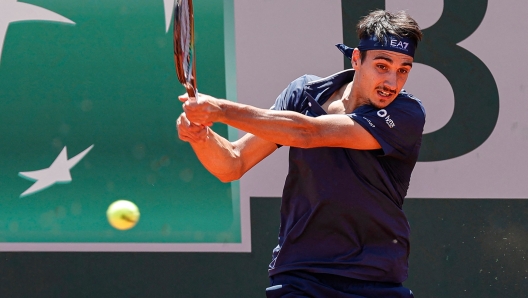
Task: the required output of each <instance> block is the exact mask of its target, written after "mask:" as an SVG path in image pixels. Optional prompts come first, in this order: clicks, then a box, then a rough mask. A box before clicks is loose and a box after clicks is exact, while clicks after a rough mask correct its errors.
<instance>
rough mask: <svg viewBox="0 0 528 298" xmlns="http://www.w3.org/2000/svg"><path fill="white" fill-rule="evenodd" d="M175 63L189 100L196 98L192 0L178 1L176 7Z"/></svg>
mask: <svg viewBox="0 0 528 298" xmlns="http://www.w3.org/2000/svg"><path fill="white" fill-rule="evenodd" d="M173 33H174V62H175V64H176V74H177V75H178V81H180V83H181V84H182V85H183V87H185V90H187V94H188V95H189V98H193V97H194V98H196V95H197V94H196V93H197V90H196V62H195V61H196V57H195V53H194V15H193V6H192V0H176V5H175V7H174V32H173Z"/></svg>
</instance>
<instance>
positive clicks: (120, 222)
mask: <svg viewBox="0 0 528 298" xmlns="http://www.w3.org/2000/svg"><path fill="white" fill-rule="evenodd" d="M106 217H107V218H108V222H109V223H110V224H111V225H112V227H114V228H116V229H118V230H128V229H131V228H133V227H134V226H135V225H136V223H137V222H138V221H139V209H138V207H137V206H136V204H134V203H132V202H130V201H127V200H119V201H115V202H113V203H112V204H110V206H108V210H107V211H106Z"/></svg>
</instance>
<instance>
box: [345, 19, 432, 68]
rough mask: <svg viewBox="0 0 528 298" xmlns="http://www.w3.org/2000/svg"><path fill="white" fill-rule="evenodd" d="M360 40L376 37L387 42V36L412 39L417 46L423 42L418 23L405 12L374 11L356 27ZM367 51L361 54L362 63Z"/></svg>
mask: <svg viewBox="0 0 528 298" xmlns="http://www.w3.org/2000/svg"><path fill="white" fill-rule="evenodd" d="M356 32H357V35H358V38H359V39H362V38H365V37H368V36H376V38H377V39H378V40H385V39H386V37H387V35H389V34H390V35H394V36H397V37H406V38H410V39H411V40H412V41H414V43H415V44H416V45H418V42H419V41H421V40H422V31H421V30H420V27H419V26H418V23H417V22H416V21H415V20H414V19H413V18H412V17H411V16H410V15H409V14H408V13H407V12H405V11H403V10H402V11H398V12H396V13H390V12H388V11H385V10H374V11H372V12H370V13H369V14H368V15H366V16H365V17H363V18H362V19H361V20H360V21H359V23H358V24H357V26H356ZM366 52H367V51H362V52H361V62H363V60H364V59H365V56H366V54H367V53H366Z"/></svg>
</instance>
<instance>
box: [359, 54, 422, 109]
mask: <svg viewBox="0 0 528 298" xmlns="http://www.w3.org/2000/svg"><path fill="white" fill-rule="evenodd" d="M354 58H356V59H358V60H356V61H354ZM354 62H357V63H354ZM412 62H413V58H412V57H411V56H408V55H405V54H400V53H396V52H392V51H384V50H370V51H367V54H366V57H365V59H364V61H361V59H360V58H359V52H357V54H356V53H354V56H353V59H352V65H353V66H354V69H355V70H356V74H355V75H354V85H356V84H357V85H358V86H356V88H358V89H357V91H358V94H357V95H358V97H359V98H361V100H363V101H365V103H368V104H372V105H373V106H375V107H377V108H384V107H386V106H388V105H389V104H390V103H391V102H392V101H393V100H394V99H395V98H396V96H398V93H400V90H401V89H402V88H403V85H405V82H406V81H407V77H408V76H409V72H410V71H411V67H412Z"/></svg>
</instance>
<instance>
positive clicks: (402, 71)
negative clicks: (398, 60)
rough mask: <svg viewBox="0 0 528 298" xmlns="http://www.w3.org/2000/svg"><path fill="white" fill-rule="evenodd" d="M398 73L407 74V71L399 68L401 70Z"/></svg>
mask: <svg viewBox="0 0 528 298" xmlns="http://www.w3.org/2000/svg"><path fill="white" fill-rule="evenodd" d="M399 72H400V73H402V74H406V73H409V71H408V70H407V69H405V68H401V69H400V70H399Z"/></svg>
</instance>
